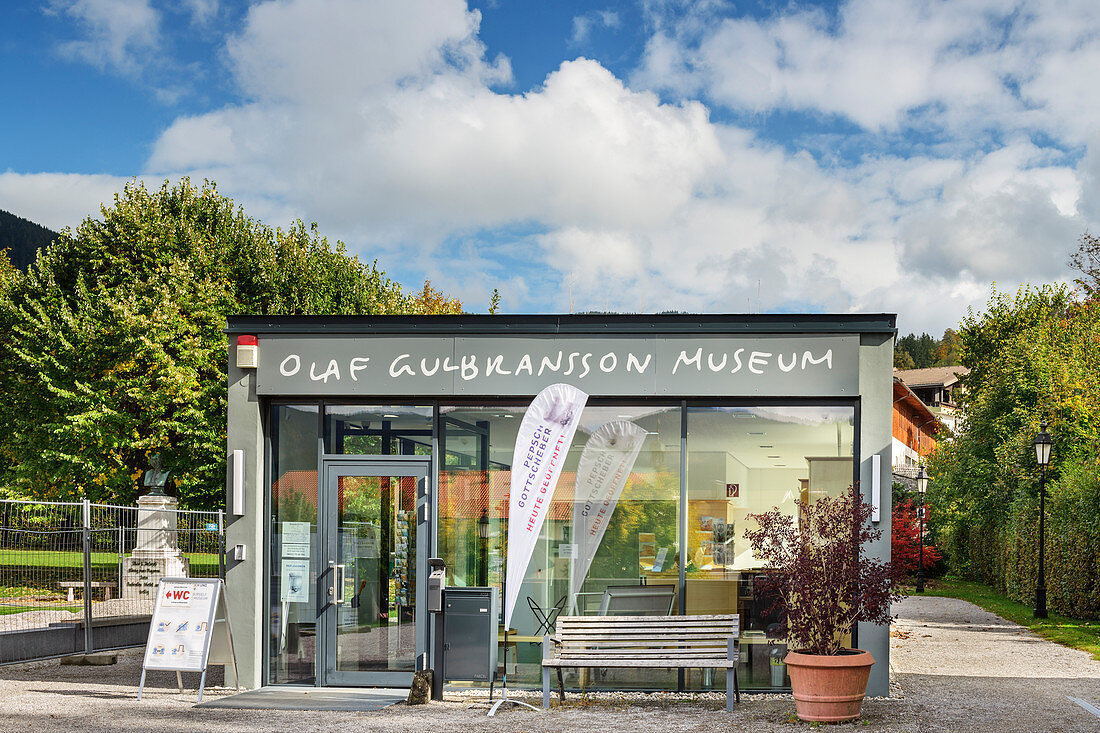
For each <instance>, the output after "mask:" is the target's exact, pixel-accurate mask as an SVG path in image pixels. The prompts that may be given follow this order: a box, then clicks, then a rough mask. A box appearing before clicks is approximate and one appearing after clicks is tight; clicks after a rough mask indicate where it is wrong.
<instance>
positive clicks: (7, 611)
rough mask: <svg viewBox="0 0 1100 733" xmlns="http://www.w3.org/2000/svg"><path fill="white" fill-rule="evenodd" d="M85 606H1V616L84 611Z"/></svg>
mask: <svg viewBox="0 0 1100 733" xmlns="http://www.w3.org/2000/svg"><path fill="white" fill-rule="evenodd" d="M83 610H84V606H70V605H68V604H63V605H59V606H3V605H0V616H9V615H11V614H13V613H24V612H25V611H74V612H79V611H83Z"/></svg>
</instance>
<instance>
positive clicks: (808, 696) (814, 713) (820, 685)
mask: <svg viewBox="0 0 1100 733" xmlns="http://www.w3.org/2000/svg"><path fill="white" fill-rule="evenodd" d="M845 651H846V653H844V654H837V655H835V656H825V655H822V654H804V653H801V652H787V656H786V657H785V658H784V659H783V661H784V662H786V664H787V673H788V674H789V675H790V676H791V689H792V690H793V691H794V709H795V712H796V713H798V717H799V718H801V719H802V720H807V721H819V722H822V723H844V722H847V721H849V720H855V719H856V718H858V717H859V711H860V708H862V707H863V698H864V696H865V695H866V694H867V677H868V676H869V675H870V674H871V665H873V664H874V663H875V658H874V657H872V656H871V653H870V652H868V651H865V650H863V649H850V650H845ZM847 652H851V653H847Z"/></svg>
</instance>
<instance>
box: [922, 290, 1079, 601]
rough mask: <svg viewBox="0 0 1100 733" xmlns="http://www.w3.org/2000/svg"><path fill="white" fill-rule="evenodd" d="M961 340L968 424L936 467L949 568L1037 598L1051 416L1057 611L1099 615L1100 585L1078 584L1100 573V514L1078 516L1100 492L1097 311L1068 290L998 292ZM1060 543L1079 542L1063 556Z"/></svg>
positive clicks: (1052, 569)
mask: <svg viewBox="0 0 1100 733" xmlns="http://www.w3.org/2000/svg"><path fill="white" fill-rule="evenodd" d="M958 338H959V349H960V352H959V353H960V356H961V360H962V363H963V365H965V366H967V367H969V368H970V373H969V374H968V375H966V376H965V377H963V378H962V382H963V384H964V385H965V388H966V389H965V392H964V393H963V396H962V397H961V401H962V407H963V410H964V413H965V415H966V420H965V421H964V422H963V424H962V425H961V427H960V429H959V430H958V432H957V433H956V435H955V436H954V437H953V438H951V439H949V440H945V441H943V442H941V443H940V446H939V448H938V450H937V452H936V454H935V455H934V456H933V457H932V460H931V461H930V464H929V470H930V473H931V474H932V477H933V486H934V487H935V491H933V492H930V494H929V495H930V498H931V500H932V502H933V504H934V505H935V511H933V512H932V513H931V517H932V522H933V524H934V525H935V529H936V530H937V531H940V530H942V533H943V536H944V538H945V542H946V549H947V551H948V554H949V556H950V557H949V562H950V563H951V565H952V567H953V569H954V570H956V571H959V572H963V573H969V574H970V575H972V576H974V577H977V578H978V579H980V580H983V581H985V582H988V583H991V584H994V585H997V586H999V587H1002V588H1004V589H1006V590H1007V591H1009V592H1010V593H1012V594H1013V595H1015V596H1016V597H1017V598H1020V599H1021V600H1025V601H1026V600H1027V599H1028V598H1029V597H1030V594H1032V593H1033V592H1034V581H1035V562H1036V559H1035V556H1034V552H1035V547H1036V545H1037V538H1036V533H1037V529H1036V528H1037V524H1038V518H1037V510H1038V501H1037V493H1038V477H1039V471H1038V469H1037V467H1036V465H1035V454H1034V450H1033V448H1032V439H1033V438H1034V435H1035V433H1036V432H1037V431H1038V430H1039V421H1040V419H1042V418H1044V417H1045V418H1046V419H1048V420H1049V421H1050V430H1051V432H1052V433H1053V434H1054V436H1055V450H1054V453H1053V460H1052V464H1051V467H1050V469H1049V470H1048V474H1047V475H1048V477H1049V479H1050V483H1049V484H1048V496H1049V502H1048V512H1049V514H1050V515H1051V517H1052V518H1053V517H1061V518H1062V519H1061V520H1060V521H1062V522H1063V527H1062V528H1061V530H1060V531H1058V532H1056V533H1052V534H1050V535H1048V541H1050V542H1051V546H1050V547H1051V551H1050V553H1048V574H1049V575H1050V580H1049V581H1048V586H1049V587H1050V588H1051V589H1053V588H1060V589H1061V590H1060V591H1059V592H1055V591H1054V590H1051V595H1050V599H1051V600H1050V603H1051V606H1052V608H1060V609H1061V610H1063V611H1066V612H1069V611H1075V612H1078V613H1085V614H1088V615H1096V614H1100V586H1098V587H1086V586H1085V585H1083V584H1082V583H1083V581H1081V579H1080V578H1079V577H1078V576H1080V575H1081V574H1082V573H1085V574H1087V575H1090V576H1091V577H1095V576H1096V575H1097V572H1096V570H1097V568H1098V567H1100V538H1098V537H1097V536H1096V535H1097V534H1098V533H1097V531H1096V529H1095V528H1096V527H1097V526H1098V525H1100V506H1098V505H1096V504H1095V503H1094V504H1092V505H1091V508H1090V509H1089V510H1088V511H1081V509H1080V508H1081V507H1087V506H1090V505H1089V502H1088V501H1087V500H1086V499H1084V498H1082V497H1085V496H1091V495H1094V494H1095V491H1096V489H1095V487H1096V486H1097V484H1098V483H1100V470H1098V468H1097V467H1098V465H1100V464H1098V462H1097V457H1098V455H1100V449H1098V445H1100V411H1098V409H1097V407H1096V406H1097V405H1100V303H1097V302H1096V301H1085V302H1079V301H1077V300H1076V299H1075V297H1074V295H1073V293H1072V291H1070V290H1069V289H1068V288H1066V287H1065V286H1061V285H1054V286H1047V285H1044V286H1040V287H1038V288H1024V289H1022V290H1021V291H1020V292H1018V293H1017V294H1016V295H1015V296H1011V295H1009V294H1006V293H1001V292H998V291H996V290H994V292H993V294H992V296H991V297H990V300H989V302H988V304H987V306H986V309H985V310H984V311H982V312H980V313H975V312H971V313H970V314H969V315H968V316H967V317H966V318H965V319H964V320H963V322H962V324H961V325H960V328H959V332H958ZM1090 467H1091V468H1090ZM1090 472H1091V473H1090ZM1063 474H1066V475H1067V476H1072V477H1073V479H1072V481H1070V480H1068V479H1067V480H1063ZM1089 492H1093V493H1092V494H1089ZM1069 507H1073V508H1072V509H1070V508H1069ZM1090 537H1091V538H1092V539H1089V538H1090ZM1060 538H1073V539H1072V541H1070V542H1066V543H1064V544H1065V547H1064V548H1063V549H1062V550H1059V549H1058V547H1059V544H1058V543H1059V541H1060ZM1078 542H1083V543H1085V549H1084V550H1082V549H1080V548H1076V549H1074V550H1073V552H1075V553H1076V554H1074V555H1073V560H1072V561H1070V560H1069V555H1070V550H1071V548H1072V546H1073V543H1078ZM1090 543H1091V544H1090ZM1060 552H1061V553H1063V555H1064V558H1063V559H1062V560H1059V557H1060V555H1059V553H1060ZM1083 556H1088V557H1091V558H1092V559H1091V561H1086V560H1084V559H1082V558H1083ZM1090 563H1091V564H1090Z"/></svg>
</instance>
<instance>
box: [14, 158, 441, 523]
mask: <svg viewBox="0 0 1100 733" xmlns="http://www.w3.org/2000/svg"><path fill="white" fill-rule="evenodd" d="M460 308H461V304H460V303H458V301H457V300H455V299H453V298H448V297H446V296H445V295H444V294H442V293H440V292H438V291H436V290H434V289H433V288H431V286H430V284H429V283H425V285H424V288H423V290H421V291H420V292H417V293H415V294H414V295H409V294H408V293H406V292H405V291H403V290H402V289H401V287H400V286H399V285H398V284H397V283H395V282H393V281H392V280H390V279H389V278H387V277H386V276H385V273H383V272H382V271H381V270H380V269H379V267H378V265H377V263H363V262H361V261H359V260H358V259H357V258H355V257H351V256H348V254H347V252H346V251H345V250H344V246H343V245H342V244H340V243H339V242H337V243H336V244H335V245H332V244H330V243H329V242H328V241H327V240H326V239H325V238H324V237H323V236H321V235H320V234H319V233H318V231H317V227H316V225H314V226H311V227H306V226H305V225H303V224H302V223H301V222H295V223H293V224H292V225H291V226H290V227H288V228H286V229H272V228H271V227H268V226H265V225H264V224H261V223H260V222H258V221H256V220H254V219H252V218H250V217H248V216H246V215H245V214H244V212H243V211H241V210H240V208H238V207H236V206H235V205H234V203H233V202H232V201H231V200H230V199H228V198H226V197H224V196H222V195H220V194H218V192H217V190H216V188H215V186H214V184H212V183H209V182H207V183H204V184H203V186H202V187H201V188H199V187H196V186H193V185H192V184H191V182H190V181H188V180H186V179H185V180H183V181H181V182H180V183H179V184H177V185H170V184H168V183H165V184H164V185H163V186H162V187H161V188H160V189H159V190H156V191H150V190H147V189H146V188H145V186H144V185H142V184H140V183H136V182H134V183H130V184H128V185H127V186H126V187H125V189H124V190H123V191H122V192H121V193H119V194H118V195H116V197H115V200H114V203H113V205H111V206H105V207H103V208H102V210H101V213H100V217H99V218H92V217H89V218H87V219H85V221H84V222H83V223H82V224H81V225H80V226H79V227H77V228H76V229H75V230H66V231H64V232H62V234H61V236H60V237H59V239H58V240H57V241H56V242H54V244H53V245H51V246H50V247H49V248H48V249H46V250H45V251H43V252H42V253H41V254H40V255H39V257H38V260H37V262H35V263H34V264H33V265H32V266H31V267H30V268H29V269H28V271H27V272H26V273H25V274H23V273H19V272H18V271H14V272H13V271H11V268H10V267H9V268H7V269H5V268H4V267H3V263H0V328H2V329H3V333H2V334H0V389H2V392H3V394H4V396H5V399H4V400H3V401H2V402H0V461H2V463H0V488H2V489H3V491H5V492H6V493H7V494H9V495H11V494H14V495H18V496H30V497H44V498H53V499H61V498H75V497H81V496H86V497H89V498H91V499H93V500H113V501H123V502H129V501H131V500H132V499H133V498H134V496H135V494H136V493H137V492H138V489H139V484H138V482H139V478H140V476H141V474H142V472H143V471H144V470H145V469H146V468H147V467H148V457H149V456H150V455H151V454H153V453H161V454H162V455H163V457H164V461H165V464H166V465H167V466H168V467H169V468H170V469H171V470H172V471H173V477H174V479H175V484H176V487H177V490H178V493H179V496H180V499H181V502H182V503H183V504H184V505H185V506H192V507H203V506H205V507H211V506H215V505H217V504H218V503H219V502H220V499H221V495H222V491H223V488H222V487H223V482H224V470H225V469H224V452H225V423H226V387H225V380H226V370H227V349H226V337H225V335H224V333H223V331H222V329H223V328H224V326H225V318H226V316H227V315H229V314H233V313H250V314H258V315H264V314H379V313H416V314H426V313H440V312H442V313H453V312H457V311H459V310H460Z"/></svg>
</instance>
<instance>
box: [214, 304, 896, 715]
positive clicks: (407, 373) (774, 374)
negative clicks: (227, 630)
mask: <svg viewBox="0 0 1100 733" xmlns="http://www.w3.org/2000/svg"><path fill="white" fill-rule="evenodd" d="M227 333H228V336H229V384H228V393H229V424H228V443H227V446H226V448H227V454H228V455H232V453H233V451H238V450H239V451H243V453H244V463H243V466H244V470H243V481H244V495H243V506H237V505H235V502H234V496H233V493H234V492H233V476H232V475H230V476H227V484H226V485H227V516H228V521H229V524H228V528H227V546H228V548H229V550H230V552H229V560H228V564H227V587H228V600H229V613H230V620H231V624H232V628H233V634H234V640H235V646H236V652H237V659H238V668H239V670H240V680H239V681H240V684H241V685H242V686H244V687H247V688H256V687H259V686H261V685H262V684H265V683H269V682H271V681H272V680H270V679H268V676H269V674H270V673H269V672H268V671H265V659H267V658H268V655H269V653H270V652H269V650H265V643H268V644H269V643H270V642H265V634H269V633H270V629H271V625H272V624H273V623H274V622H273V619H272V614H271V608H272V607H273V605H272V599H271V598H269V597H268V595H269V591H268V589H267V586H266V585H265V584H266V583H268V582H269V580H268V579H269V578H270V577H271V570H270V567H271V565H270V563H271V562H272V559H271V556H270V555H271V549H270V548H271V544H272V538H271V537H269V536H265V532H269V530H268V529H267V528H268V527H269V526H271V524H272V522H271V517H270V515H269V512H270V501H271V498H270V496H271V490H272V481H273V478H272V476H271V475H270V470H271V456H269V455H268V452H269V451H270V450H271V448H270V445H269V437H270V436H269V435H267V434H265V425H266V424H267V421H268V420H269V419H270V418H269V413H268V410H269V409H270V408H269V405H270V404H272V403H275V402H288V401H289V402H293V401H294V400H302V401H310V400H317V401H321V404H322V406H323V404H324V401H326V400H327V401H332V402H338V403H341V404H383V405H394V404H409V405H425V404H436V405H437V407H436V408H435V409H436V418H435V420H436V424H438V422H439V417H438V415H439V408H438V405H439V404H441V403H443V402H446V401H448V400H458V401H462V400H467V401H470V400H475V401H476V400H478V399H483V400H486V401H488V402H489V403H493V401H498V402H499V401H501V400H507V399H510V400H512V401H513V402H515V401H520V402H522V401H523V400H527V401H529V400H530V399H531V398H533V397H534V395H535V394H537V393H538V391H539V390H540V389H542V388H543V387H545V386H547V385H549V384H553V383H555V382H566V383H570V384H573V385H575V386H577V387H579V388H580V389H582V390H584V391H585V392H587V393H588V394H589V395H590V396H591V399H593V400H598V399H599V398H608V399H612V398H614V399H617V400H619V401H620V402H621V401H623V400H631V399H632V400H635V401H636V402H637V403H638V404H643V405H644V404H649V403H650V402H652V403H653V404H656V403H658V402H660V404H664V405H670V404H671V405H672V407H673V409H675V408H676V405H677V404H678V403H679V404H683V405H685V409H686V408H687V407H690V406H691V405H692V404H695V403H694V402H692V401H693V400H694V401H700V400H701V401H707V400H710V401H712V402H714V403H715V404H734V405H736V404H738V403H739V402H744V401H754V400H755V401H759V404H762V405H774V404H782V403H783V402H784V400H796V401H798V404H802V405H811V406H812V405H814V404H818V402H820V404H822V405H850V406H851V407H852V410H853V411H854V415H855V420H854V424H855V425H856V426H858V429H857V430H856V431H855V433H854V434H853V437H852V440H853V443H854V446H853V449H852V454H853V456H854V474H855V475H854V476H853V479H854V480H858V481H859V485H860V487H861V490H862V492H863V493H864V495H865V497H867V498H868V500H869V501H870V500H871V499H872V492H874V491H876V490H877V492H878V501H879V502H880V504H881V514H880V517H881V519H880V521H879V522H878V523H877V528H878V529H881V530H882V532H883V536H882V538H881V540H880V541H879V542H877V543H876V544H875V545H874V546H873V547H871V548H869V554H870V555H871V556H873V557H877V558H883V559H889V553H890V520H889V518H890V485H891V484H890V480H891V479H890V476H891V475H890V448H891V400H892V391H891V390H892V388H891V374H892V365H893V338H894V335H895V327H894V316H893V315H822V316H813V315H799V316H714V315H695V316H688V315H669V316H614V315H609V316H515V317H508V316H455V317H423V318H411V317H386V316H379V317H362V318H349V317H284V318H277V317H264V318H261V317H235V318H231V319H230V320H229V324H228V328H227ZM240 335H248V336H256V337H257V338H258V341H259V347H258V351H259V365H258V368H253V369H240V368H238V367H237V366H236V363H237V359H236V350H237V345H236V344H237V337H238V336H240ZM678 401H679V402H678ZM707 404H710V403H709V402H708V403H707ZM754 404H755V403H754ZM685 414H686V413H685ZM686 419H687V418H686V417H685V418H684V420H685V421H686ZM685 425H686V422H685ZM268 430H270V426H268ZM685 437H686V433H685ZM426 440H427V439H426ZM430 441H431V442H430V443H428V445H430V446H431V448H432V451H431V452H432V454H433V458H432V460H433V461H434V463H433V466H434V469H435V471H438V470H440V468H441V467H440V465H439V462H440V459H439V456H438V451H439V446H438V444H437V442H436V441H437V436H435V435H434V434H433V437H432V438H431V439H430ZM761 447H763V446H761ZM487 450H488V449H487V448H486V451H487ZM323 453H324V448H323V447H321V448H318V455H319V459H318V466H317V468H318V470H319V469H320V468H321V463H322V462H323V457H322V456H321V454H323ZM681 455H684V454H681ZM874 456H878V459H877V461H876V460H875V458H874ZM684 460H685V461H686V459H684ZM683 465H684V466H686V462H685V463H683ZM876 466H877V473H876V471H875V467H876ZM231 471H232V469H231ZM685 481H686V478H681V483H683V482H685ZM322 489H323V487H319V488H318V489H317V491H318V496H319V495H320V492H321V490H322ZM686 491H687V489H686V488H683V487H682V488H681V493H682V494H683V495H684V496H686ZM425 505H426V506H428V507H429V509H428V510H429V511H436V510H435V509H434V508H433V507H434V506H435V505H432V504H430V502H425V501H423V497H420V499H418V503H417V513H418V514H419V513H420V510H421V508H422V507H423V506H425ZM435 519H438V518H433V522H432V524H431V527H432V528H433V530H432V534H429V535H427V536H426V539H427V540H428V542H429V543H430V545H431V547H430V548H423V549H424V550H425V551H426V552H427V554H430V555H433V556H434V555H437V554H438V553H439V549H440V548H439V544H440V542H441V541H442V540H441V539H440V538H438V537H437V536H435V535H434V532H435V528H437V527H438V526H439V525H438V522H436V521H434V520H435ZM682 521H683V523H684V524H685V526H686V514H685V517H684V519H683V520H682ZM683 534H686V533H683ZM237 545H240V546H242V547H243V551H244V558H245V559H243V560H235V559H233V548H234V547H235V546H237ZM685 562H686V561H685ZM418 580H419V579H418ZM682 583H683V574H682V573H681V584H682ZM283 623H285V619H284V620H283ZM417 623H420V622H419V621H418V622H417ZM424 628H425V629H426V628H427V624H426V623H425V625H424ZM318 643H320V642H318ZM858 644H859V646H860V647H861V648H864V649H867V650H869V651H870V652H871V653H872V654H873V655H874V657H875V659H876V664H875V666H874V667H873V669H872V672H871V679H870V683H869V686H868V694H869V695H873V696H878V695H887V694H888V692H889V633H888V628H887V627H882V626H874V625H867V624H861V625H860V628H859V630H858ZM418 645H420V642H419V641H418ZM428 646H429V647H430V645H428ZM429 663H430V662H429ZM227 674H229V673H228V672H227Z"/></svg>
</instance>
